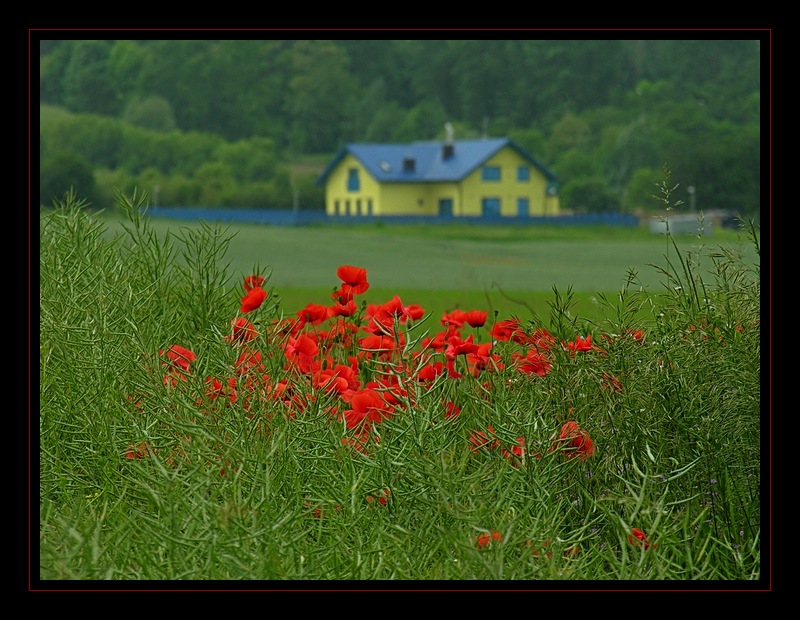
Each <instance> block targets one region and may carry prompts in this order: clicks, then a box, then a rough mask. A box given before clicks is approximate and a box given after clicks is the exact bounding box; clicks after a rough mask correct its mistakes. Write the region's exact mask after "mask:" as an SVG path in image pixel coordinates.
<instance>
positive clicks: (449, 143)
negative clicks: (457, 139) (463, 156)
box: [442, 123, 455, 161]
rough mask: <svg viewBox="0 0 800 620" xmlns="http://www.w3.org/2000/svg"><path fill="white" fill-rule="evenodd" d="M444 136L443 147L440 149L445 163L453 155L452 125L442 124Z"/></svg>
mask: <svg viewBox="0 0 800 620" xmlns="http://www.w3.org/2000/svg"><path fill="white" fill-rule="evenodd" d="M444 134H445V138H444V146H443V147H442V159H443V160H445V161H446V160H448V159H450V158H451V157H452V156H453V155H454V154H455V150H454V147H453V125H452V124H451V123H445V124H444Z"/></svg>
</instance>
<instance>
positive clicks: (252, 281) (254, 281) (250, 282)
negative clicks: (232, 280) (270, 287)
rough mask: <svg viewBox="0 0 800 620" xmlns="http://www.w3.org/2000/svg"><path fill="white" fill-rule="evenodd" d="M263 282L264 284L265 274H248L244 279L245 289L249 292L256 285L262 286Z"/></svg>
mask: <svg viewBox="0 0 800 620" xmlns="http://www.w3.org/2000/svg"><path fill="white" fill-rule="evenodd" d="M262 284H264V276H259V275H254V276H247V277H246V278H245V279H244V290H245V291H248V292H249V291H252V290H253V289H254V288H256V287H260V286H261V285H262Z"/></svg>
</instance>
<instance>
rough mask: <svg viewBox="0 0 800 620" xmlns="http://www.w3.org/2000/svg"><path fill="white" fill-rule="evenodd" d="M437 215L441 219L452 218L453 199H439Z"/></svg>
mask: <svg viewBox="0 0 800 620" xmlns="http://www.w3.org/2000/svg"><path fill="white" fill-rule="evenodd" d="M439 215H440V216H441V217H452V216H453V199H452V198H440V199H439Z"/></svg>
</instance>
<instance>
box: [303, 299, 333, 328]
mask: <svg viewBox="0 0 800 620" xmlns="http://www.w3.org/2000/svg"><path fill="white" fill-rule="evenodd" d="M297 316H298V317H300V320H301V321H303V323H311V324H312V325H320V324H321V323H322V322H323V321H325V320H326V319H327V318H328V307H327V306H323V305H322V304H306V307H305V308H303V309H302V310H298V311H297Z"/></svg>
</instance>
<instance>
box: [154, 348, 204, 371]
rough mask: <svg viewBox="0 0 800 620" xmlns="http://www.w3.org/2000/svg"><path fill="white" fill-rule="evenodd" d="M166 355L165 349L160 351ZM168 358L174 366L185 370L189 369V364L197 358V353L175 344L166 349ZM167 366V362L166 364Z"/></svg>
mask: <svg viewBox="0 0 800 620" xmlns="http://www.w3.org/2000/svg"><path fill="white" fill-rule="evenodd" d="M159 353H160V354H161V355H164V353H165V351H163V350H161V351H159ZM166 355H167V359H168V360H169V361H170V362H171V363H172V365H173V366H177V367H178V368H180V369H181V370H183V371H187V370H189V364H190V363H192V362H193V361H195V360H196V359H197V354H195V353H194V352H193V351H190V350H189V349H186V348H184V347H182V346H180V345H179V344H173V345H171V346H170V347H169V348H168V349H167V350H166ZM164 365H165V366H166V364H164Z"/></svg>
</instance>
